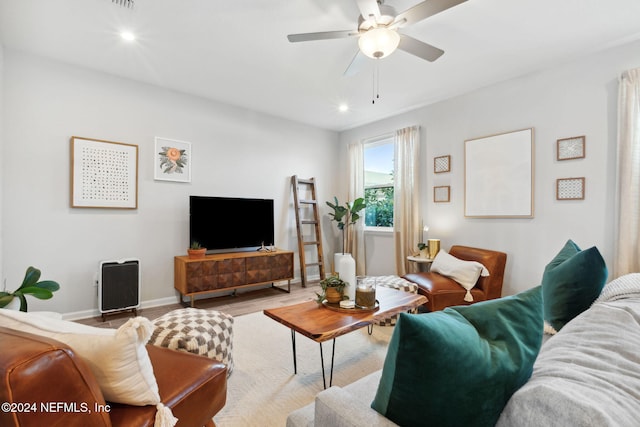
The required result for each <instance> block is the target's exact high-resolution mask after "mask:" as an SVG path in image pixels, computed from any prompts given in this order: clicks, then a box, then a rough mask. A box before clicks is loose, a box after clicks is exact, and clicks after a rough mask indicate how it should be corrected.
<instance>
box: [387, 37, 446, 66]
mask: <svg viewBox="0 0 640 427" xmlns="http://www.w3.org/2000/svg"><path fill="white" fill-rule="evenodd" d="M398 49H400V50H404V51H405V52H407V53H410V54H412V55H415V56H417V57H418V58H422V59H424V60H427V61H429V62H433V61H435V60H436V59H438V58H440V57H441V56H442V54H443V53H444V50H442V49H438V48H437V47H435V46H431V45H430V44H427V43H424V42H421V41H420V40H416V39H414V38H413V37H409V36H406V35H404V34H401V35H400V44H399V45H398Z"/></svg>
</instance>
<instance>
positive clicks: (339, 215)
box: [327, 197, 367, 253]
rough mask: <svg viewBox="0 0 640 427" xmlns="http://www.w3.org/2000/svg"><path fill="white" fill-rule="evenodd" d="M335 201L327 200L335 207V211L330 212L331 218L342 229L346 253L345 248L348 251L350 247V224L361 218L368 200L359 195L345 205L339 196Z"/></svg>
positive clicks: (328, 203) (343, 246) (343, 248)
mask: <svg viewBox="0 0 640 427" xmlns="http://www.w3.org/2000/svg"><path fill="white" fill-rule="evenodd" d="M333 199H334V200H335V203H331V202H327V205H328V206H329V207H330V208H331V209H333V212H330V213H329V216H330V217H331V219H332V220H333V221H335V222H337V223H338V229H339V230H341V231H342V253H345V250H346V251H347V252H348V251H349V249H350V245H349V243H350V242H349V233H348V230H349V226H350V225H353V224H355V223H356V221H358V220H359V219H360V214H359V213H358V212H360V211H361V210H362V209H364V208H366V207H367V204H366V202H365V201H364V199H363V198H362V197H359V198H357V199H355V200H354V201H353V203H351V202H346V203H345V204H344V206H343V205H341V204H340V202H339V201H338V198H337V197H334V198H333Z"/></svg>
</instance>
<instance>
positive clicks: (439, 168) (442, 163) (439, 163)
mask: <svg viewBox="0 0 640 427" xmlns="http://www.w3.org/2000/svg"><path fill="white" fill-rule="evenodd" d="M450 171H451V156H440V157H434V158H433V173H443V172H450Z"/></svg>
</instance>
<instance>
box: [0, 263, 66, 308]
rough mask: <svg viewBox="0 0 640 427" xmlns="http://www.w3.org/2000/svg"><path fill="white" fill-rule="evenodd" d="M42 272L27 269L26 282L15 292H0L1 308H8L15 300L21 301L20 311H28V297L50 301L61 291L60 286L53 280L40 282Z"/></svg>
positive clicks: (31, 268) (35, 269)
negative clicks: (55, 293) (56, 292)
mask: <svg viewBox="0 0 640 427" xmlns="http://www.w3.org/2000/svg"><path fill="white" fill-rule="evenodd" d="M40 274H41V272H40V270H38V269H37V268H35V267H29V268H27V272H26V274H25V275H24V280H23V281H22V284H21V285H20V287H19V288H18V289H16V290H15V291H13V292H5V291H2V292H0V308H2V307H6V306H7V305H8V304H9V303H11V301H13V299H14V298H18V299H19V300H20V311H27V298H26V296H27V295H31V296H33V297H35V298H38V299H50V298H51V297H53V293H54V292H55V291H57V290H58V289H60V285H59V284H58V283H57V282H54V281H53V280H43V281H41V282H40V281H39V280H40Z"/></svg>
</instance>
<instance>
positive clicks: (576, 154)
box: [556, 135, 585, 160]
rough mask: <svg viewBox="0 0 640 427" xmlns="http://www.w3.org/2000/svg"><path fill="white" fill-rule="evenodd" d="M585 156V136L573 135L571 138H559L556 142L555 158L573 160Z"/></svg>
mask: <svg viewBox="0 0 640 427" xmlns="http://www.w3.org/2000/svg"><path fill="white" fill-rule="evenodd" d="M584 157H585V137H584V135H583V136H574V137H572V138H563V139H559V140H558V141H557V142H556V159H557V160H573V159H584Z"/></svg>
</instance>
